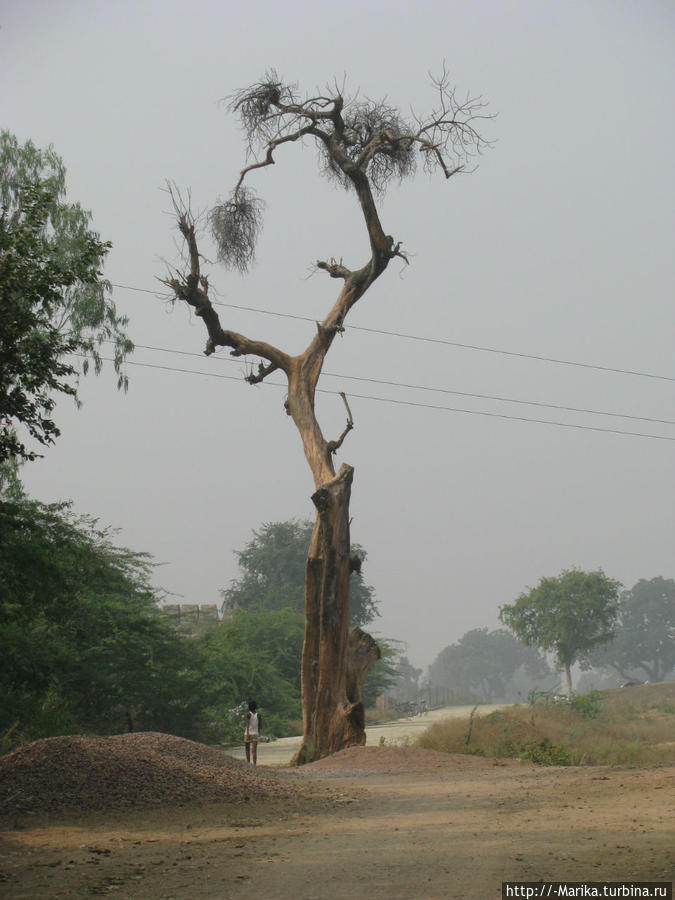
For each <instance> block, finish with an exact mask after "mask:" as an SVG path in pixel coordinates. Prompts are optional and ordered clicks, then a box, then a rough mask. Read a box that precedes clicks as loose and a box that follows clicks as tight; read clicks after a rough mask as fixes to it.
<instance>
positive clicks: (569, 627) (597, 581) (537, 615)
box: [499, 569, 620, 680]
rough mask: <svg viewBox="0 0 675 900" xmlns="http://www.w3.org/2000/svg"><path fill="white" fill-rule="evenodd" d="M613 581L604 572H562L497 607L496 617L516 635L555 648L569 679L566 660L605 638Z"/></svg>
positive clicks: (612, 618)
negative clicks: (512, 600) (511, 602)
mask: <svg viewBox="0 0 675 900" xmlns="http://www.w3.org/2000/svg"><path fill="white" fill-rule="evenodd" d="M619 586H620V585H619V582H618V581H615V580H613V579H612V578H608V577H607V576H606V575H605V574H604V572H602V571H597V572H580V571H578V570H576V569H573V570H571V571H566V572H563V573H562V574H561V575H559V576H558V577H557V578H542V579H541V581H540V582H539V585H538V586H537V587H536V588H534V589H532V590H530V591H528V592H527V593H524V594H521V595H520V597H519V598H518V599H517V600H516V602H515V603H513V604H506V605H505V606H502V607H501V610H500V613H499V618H500V619H501V620H502V622H504V624H505V625H507V626H508V627H509V628H510V629H511V630H512V631H513V633H514V634H515V635H516V636H517V637H518V638H520V640H521V641H523V642H524V643H526V644H528V645H529V646H534V647H538V648H539V649H541V650H549V651H552V652H553V653H554V654H555V657H556V660H557V662H558V664H559V665H560V666H562V667H563V668H565V670H566V672H567V676H568V680H569V669H570V666H571V665H572V664H573V663H574V662H576V661H577V660H578V659H579V658H580V657H581V656H582V655H583V654H584V653H586V652H587V651H589V650H590V649H592V648H593V647H596V646H598V645H599V644H604V643H607V642H608V641H610V640H611V639H612V637H613V635H614V629H615V623H616V617H617V613H618V606H619V599H618V594H619Z"/></svg>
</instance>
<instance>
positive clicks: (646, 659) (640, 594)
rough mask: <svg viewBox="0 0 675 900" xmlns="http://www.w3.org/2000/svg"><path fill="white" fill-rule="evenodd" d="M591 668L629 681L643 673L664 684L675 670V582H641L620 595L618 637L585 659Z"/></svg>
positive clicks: (651, 679)
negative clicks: (606, 669) (611, 671)
mask: <svg viewBox="0 0 675 900" xmlns="http://www.w3.org/2000/svg"><path fill="white" fill-rule="evenodd" d="M583 665H584V666H585V667H586V668H588V667H590V666H594V667H607V666H611V667H612V668H614V669H615V670H616V671H617V672H618V673H619V674H620V675H621V677H622V678H623V679H624V680H626V681H628V680H630V679H631V678H632V677H635V675H634V673H636V672H638V671H640V670H641V671H642V672H643V673H644V674H643V675H642V677H643V678H644V675H646V676H647V678H648V679H649V681H653V682H658V681H663V680H664V679H665V678H666V676H667V675H668V674H669V672H671V671H672V670H673V669H675V580H673V579H672V578H661V577H658V578H652V579H650V580H646V579H644V578H642V579H640V581H638V582H637V584H635V585H634V586H633V588H631V590H630V591H624V592H623V594H622V595H621V603H620V607H619V615H618V620H617V627H616V635H615V637H614V639H613V640H612V642H611V643H610V644H608V645H607V646H605V647H598V648H595V649H593V650H592V651H591V652H590V653H588V654H587V655H586V656H585V658H584V659H583Z"/></svg>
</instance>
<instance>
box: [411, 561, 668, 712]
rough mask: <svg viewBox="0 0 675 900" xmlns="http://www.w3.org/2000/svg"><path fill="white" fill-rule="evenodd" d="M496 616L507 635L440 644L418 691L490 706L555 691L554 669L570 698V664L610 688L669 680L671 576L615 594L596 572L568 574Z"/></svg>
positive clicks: (544, 582) (614, 585) (614, 586)
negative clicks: (441, 691) (440, 691)
mask: <svg viewBox="0 0 675 900" xmlns="http://www.w3.org/2000/svg"><path fill="white" fill-rule="evenodd" d="M500 618H501V619H502V621H503V622H504V624H505V625H507V626H508V630H507V629H496V630H494V631H488V629H487V628H476V629H473V630H472V631H468V632H467V633H466V634H465V635H464V636H463V637H462V638H460V639H459V641H457V642H456V643H454V644H451V645H449V646H447V647H445V648H444V649H443V650H442V651H441V652H440V653H439V654H438V656H437V657H436V659H435V660H434V662H433V663H432V664H431V666H430V667H429V672H428V678H427V682H426V685H424V686H421V687H424V689H425V690H427V691H429V690H430V688H431V687H436V688H439V687H440V688H442V689H444V690H445V691H446V693H445V695H444V696H445V697H449V698H450V699H451V700H452V701H454V702H458V703H462V702H465V703H470V702H477V701H484V702H494V701H517V700H519V699H524V698H525V697H526V696H527V694H528V693H529V691H530V690H532V689H533V688H537V689H540V690H551V689H559V688H558V675H557V674H556V673H557V672H562V673H563V675H564V677H565V681H566V689H567V692H568V693H570V694H571V693H572V672H571V670H572V667H573V666H575V665H576V666H578V667H579V668H580V669H581V670H582V671H585V672H592V673H594V674H595V680H596V681H597V680H601V681H602V682H603V683H605V684H612V685H616V684H617V683H619V682H626V681H632V680H636V681H644V680H648V681H652V682H657V681H664V680H667V679H668V678H672V677H674V676H675V580H673V579H667V578H663V577H660V576H659V577H657V578H652V579H650V580H646V579H641V580H640V581H638V582H637V584H635V585H634V586H633V587H632V588H631V589H630V590H621V585H620V584H619V582H617V581H615V580H614V579H611V578H608V577H607V576H606V575H605V574H604V572H602V571H597V572H581V571H579V570H576V569H573V570H570V571H565V572H562V573H561V574H560V575H559V576H557V577H549V578H542V579H541V580H540V583H539V585H538V586H537V587H536V588H534V589H530V590H528V591H526V592H524V593H523V594H521V595H520V596H519V597H518V599H517V600H516V601H515V602H514V603H512V604H505V605H504V606H502V607H501V611H500ZM547 653H550V654H551V657H552V663H553V668H551V667H550V666H549V662H548V660H547V658H546V655H545V654H547ZM584 680H585V681H586V682H589V683H592V682H593V677H592V676H587V677H586V678H585V679H584Z"/></svg>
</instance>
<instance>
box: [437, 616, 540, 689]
mask: <svg viewBox="0 0 675 900" xmlns="http://www.w3.org/2000/svg"><path fill="white" fill-rule="evenodd" d="M520 668H524V670H525V672H526V673H527V675H529V676H530V677H531V678H545V677H546V676H547V675H550V670H549V667H548V665H547V663H546V660H545V659H544V657H543V656H542V655H541V654H540V653H538V652H537V651H536V650H534V649H533V648H532V647H528V646H527V645H526V644H523V643H522V642H521V641H519V640H518V639H517V638H515V637H514V636H513V635H512V634H510V633H509V632H508V631H507V630H506V629H504V628H499V629H496V630H495V631H488V629H487V628H474V629H473V630H472V631H467V633H466V634H465V635H464V636H463V637H461V638H460V639H459V641H457V643H456V644H451V645H449V646H447V647H445V648H444V649H443V650H441V652H440V653H439V654H438V656H437V657H436V659H435V660H434V662H433V663H432V664H431V665H430V666H429V676H430V679H431V681H432V683H433V684H435V685H438V686H439V687H444V688H449V689H451V690H453V691H460V692H464V693H472V694H477V695H479V696H482V697H483V699H484V700H487V701H494V700H497V699H505V698H506V695H507V693H508V685H509V682H510V681H511V679H513V677H514V676H515V674H516V672H517V671H518V670H519V669H520Z"/></svg>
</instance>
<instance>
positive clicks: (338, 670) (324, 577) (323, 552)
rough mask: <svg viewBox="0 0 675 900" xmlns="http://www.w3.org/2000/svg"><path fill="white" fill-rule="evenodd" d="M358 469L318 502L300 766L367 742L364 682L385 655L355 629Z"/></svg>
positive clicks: (329, 486) (344, 471)
mask: <svg viewBox="0 0 675 900" xmlns="http://www.w3.org/2000/svg"><path fill="white" fill-rule="evenodd" d="M353 474H354V470H353V469H352V467H351V466H348V465H343V466H342V467H341V469H340V471H339V473H338V474H337V475H336V476H335V477H334V478H333V479H332V480H331V481H329V482H327V483H326V484H324V485H323V486H322V487H320V488H319V490H317V491H316V492H315V493H314V495H313V497H312V500H313V502H314V505H315V507H316V522H315V525H314V532H313V534H312V541H311V544H310V550H309V555H308V559H307V576H306V586H305V640H304V645H303V651H302V718H303V742H302V746H301V748H300V750H299V751H298V753H297V754H296V756H295V757H294V760H293V762H294V764H296V765H301V764H302V763H306V762H311V761H312V760H314V759H321V758H322V757H324V756H328V755H330V754H331V753H336V752H337V751H338V750H342V749H344V748H345V747H352V746H354V745H357V746H358V745H363V744H365V742H366V734H365V710H364V707H363V702H362V700H361V690H362V687H363V683H364V681H365V679H366V676H367V675H368V672H369V671H370V669H371V668H372V666H373V664H374V663H375V661H376V660H377V659H379V656H380V651H379V648H378V646H377V644H376V642H375V640H374V639H373V638H372V637H371V636H370V635H368V634H366V633H365V632H364V631H362V630H361V629H360V628H354V629H353V630H352V631H351V632H350V630H349V576H350V571H351V570H350V559H349V557H350V539H349V498H350V493H351V485H352V478H353Z"/></svg>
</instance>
